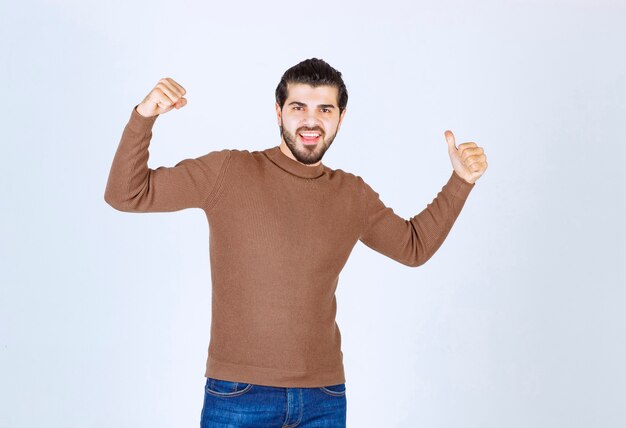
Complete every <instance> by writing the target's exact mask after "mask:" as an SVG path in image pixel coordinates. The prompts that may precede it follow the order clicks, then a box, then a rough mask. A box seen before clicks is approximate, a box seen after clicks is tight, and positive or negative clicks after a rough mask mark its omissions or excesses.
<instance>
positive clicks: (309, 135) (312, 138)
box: [298, 131, 321, 145]
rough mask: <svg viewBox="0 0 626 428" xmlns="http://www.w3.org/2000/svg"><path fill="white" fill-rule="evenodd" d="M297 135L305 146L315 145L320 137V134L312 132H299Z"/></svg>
mask: <svg viewBox="0 0 626 428" xmlns="http://www.w3.org/2000/svg"><path fill="white" fill-rule="evenodd" d="M298 135H300V139H301V140H302V143H303V144H306V145H309V144H311V145H312V144H317V142H318V141H319V139H320V137H321V134H320V133H319V132H313V131H307V132H301V133H300V134H298Z"/></svg>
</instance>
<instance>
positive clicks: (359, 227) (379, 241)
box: [104, 106, 475, 388]
mask: <svg viewBox="0 0 626 428" xmlns="http://www.w3.org/2000/svg"><path fill="white" fill-rule="evenodd" d="M136 107H137V106H135V107H134V108H133V110H132V112H131V114H130V119H129V121H128V123H127V124H126V126H125V128H124V131H123V133H122V137H121V141H120V143H119V146H118V148H117V151H116V153H115V156H114V158H113V162H112V165H111V170H110V173H109V177H108V182H107V185H106V190H105V194H104V199H105V201H106V202H107V203H108V204H109V205H111V206H112V207H113V208H115V209H117V210H119V211H124V212H133V213H137V212H171V211H178V210H182V209H185V208H201V209H202V210H203V211H204V212H205V214H206V217H207V221H208V226H209V258H210V266H211V283H212V284H211V285H212V295H211V297H212V300H211V334H210V341H209V346H208V357H207V362H206V370H205V373H204V375H205V377H214V378H218V379H224V380H230V381H234V382H243V383H253V384H258V385H268V386H277V387H293V388H296V387H299V388H303V387H318V386H327V385H335V384H339V383H344V382H345V380H346V379H345V373H344V366H343V352H342V350H341V333H340V331H339V326H338V325H337V323H336V320H335V315H336V309H337V302H336V298H335V291H336V289H337V284H338V280H339V273H340V272H341V270H342V268H343V267H344V265H345V264H346V261H347V260H348V256H349V255H350V253H351V251H352V249H353V248H354V246H355V244H356V243H357V242H358V241H361V242H362V243H363V244H365V245H366V246H368V247H369V248H371V249H373V250H375V251H377V252H379V253H381V254H383V255H385V256H387V257H389V258H391V259H393V260H395V261H397V262H399V263H402V264H404V265H406V266H412V267H416V266H420V265H422V264H424V263H425V262H426V261H427V260H428V259H429V258H430V257H432V255H433V254H434V253H435V252H436V251H437V250H438V249H439V247H440V246H441V244H442V243H443V241H444V239H445V238H446V236H447V235H448V232H449V231H450V230H451V228H452V225H453V224H454V222H455V220H456V218H457V217H458V215H459V213H460V211H461V209H462V207H463V205H464V203H465V200H466V198H467V196H468V195H469V192H470V191H471V189H472V188H473V187H474V185H475V184H473V183H469V182H467V181H465V180H464V179H462V178H461V177H460V176H459V175H457V174H456V172H454V171H452V174H451V175H450V178H449V179H448V182H447V183H446V184H445V185H444V186H443V188H442V189H441V191H440V192H439V193H438V194H437V196H436V197H435V198H434V200H433V201H432V202H431V203H430V204H428V205H427V206H426V208H425V209H424V210H423V211H421V212H420V213H419V214H417V215H415V216H414V217H412V218H410V219H409V220H405V219H403V218H402V217H400V216H398V215H397V214H395V213H394V211H393V209H392V208H389V207H387V206H385V204H384V203H383V202H382V201H381V199H380V198H379V194H378V193H376V192H375V191H374V190H373V189H372V188H371V187H370V186H369V185H368V184H367V183H366V182H365V181H364V180H363V179H362V178H361V177H360V176H358V175H354V174H351V173H349V172H345V171H343V170H341V169H331V168H329V167H327V166H326V165H324V164H323V163H320V164H318V165H317V166H308V165H304V164H301V163H299V162H297V161H295V160H293V159H291V158H289V157H288V156H286V155H285V154H284V153H283V152H282V151H281V150H280V148H279V146H274V147H271V148H268V149H265V150H262V151H256V150H255V151H248V150H237V149H223V150H216V151H211V152H209V153H207V154H205V155H203V156H200V157H198V158H194V159H192V158H188V159H184V160H182V161H180V162H178V163H177V164H176V165H175V166H173V167H164V166H161V167H158V168H156V169H151V168H149V167H148V157H149V153H148V146H149V144H150V140H151V138H152V127H153V125H154V122H155V121H156V119H157V117H158V116H154V117H144V116H142V115H140V114H139V113H138V112H137V110H136Z"/></svg>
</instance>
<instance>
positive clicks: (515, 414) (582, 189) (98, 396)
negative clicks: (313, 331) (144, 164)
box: [0, 0, 626, 428]
mask: <svg viewBox="0 0 626 428" xmlns="http://www.w3.org/2000/svg"><path fill="white" fill-rule="evenodd" d="M625 18H626V6H625V5H624V3H623V2H618V1H608V0H605V1H598V0H596V1H591V0H588V1H583V0H578V1H569V2H567V1H554V0H552V1H547V0H542V1H521V0H518V1H511V0H509V1H497V2H496V1H489V2H487V1H482V2H462V1H444V2H434V1H433V2H419V3H418V2H415V1H404V2H401V1H398V0H390V1H385V2H376V3H372V2H370V3H367V2H365V3H364V2H357V1H349V2H317V3H314V2H293V1H285V2H272V3H266V2H252V1H248V2H230V3H228V2H219V3H218V2H211V3H209V2H184V3H180V2H164V1H142V2H125V1H121V0H118V1H114V2H111V1H108V2H103V1H99V2H85V1H78V0H74V1H38V2H32V1H31V2H28V1H25V2H19V3H18V2H12V3H10V4H9V2H5V3H3V4H2V5H1V6H0V36H1V37H0V47H1V52H2V55H1V56H0V65H1V67H0V81H1V82H2V94H1V97H2V100H3V101H2V103H0V118H1V119H0V120H1V123H2V124H1V128H2V132H3V134H4V137H3V138H2V143H1V144H2V145H1V153H2V154H1V157H0V159H1V161H2V162H1V169H0V174H1V180H0V209H1V211H0V212H1V213H2V221H1V222H0V232H1V238H0V242H1V245H0V264H1V266H0V281H1V288H0V379H1V381H0V402H2V405H1V406H0V426H2V427H39V426H42V425H45V426H50V427H64V428H69V427H81V428H82V427H94V428H105V427H106V428H109V427H116V428H125V427H148V426H150V427H173V426H177V427H187V426H198V425H199V419H200V410H201V406H202V399H203V386H204V376H203V374H204V363H205V359H206V352H207V346H208V343H209V326H210V270H209V269H210V265H209V259H208V239H207V238H208V227H207V224H206V218H205V217H204V214H203V212H202V211H201V210H198V209H195V210H193V209H192V210H183V211H179V212H176V213H158V214H157V213H153V214H129V213H121V212H118V211H115V210H114V209H112V208H111V207H110V206H108V205H107V204H106V203H105V202H104V199H103V194H104V188H105V185H106V180H107V176H108V172H109V168H110V165H111V161H112V159H113V155H114V152H115V149H116V147H117V144H118V142H119V138H120V136H121V132H122V130H123V127H124V125H125V124H126V121H127V120H128V117H129V115H130V112H131V109H132V107H133V106H134V105H135V104H137V103H138V102H139V101H141V100H142V99H143V97H144V96H145V95H146V94H147V93H148V92H149V91H150V90H151V89H152V87H153V86H154V85H155V84H156V82H157V81H158V79H160V78H162V77H172V78H174V79H175V80H176V81H178V82H179V83H181V84H182V85H183V86H184V87H185V88H186V89H187V98H188V100H189V104H188V105H187V106H186V107H185V108H184V109H182V110H179V111H176V110H175V111H173V112H171V113H169V114H167V115H166V116H163V117H161V118H159V119H158V121H157V123H156V124H155V127H154V138H153V140H152V145H151V149H150V155H151V156H150V166H151V167H153V168H155V167H157V166H160V165H166V166H171V165H174V164H175V163H176V162H177V161H179V160H181V159H183V158H187V157H196V156H199V155H201V154H203V153H206V152H208V151H210V150H216V149H222V148H239V149H250V150H257V149H264V148H267V147H270V146H273V145H277V144H278V143H279V136H278V128H277V126H276V121H275V112H274V107H273V104H274V98H273V97H274V89H275V88H276V85H277V83H278V80H279V78H280V76H281V74H282V73H283V72H284V71H285V70H286V69H287V68H289V67H291V66H292V65H294V64H296V63H297V62H299V61H301V60H303V59H306V58H310V57H318V58H322V59H324V60H326V61H328V62H329V63H330V64H331V65H333V66H334V67H335V68H337V69H338V70H340V71H341V72H342V73H343V76H344V78H345V81H346V84H347V86H348V91H349V95H350V99H349V103H348V112H347V114H346V118H345V121H344V123H343V125H342V128H341V131H340V133H339V134H338V137H337V139H336V140H335V143H334V144H333V146H332V148H331V149H330V150H329V151H328V152H327V154H326V156H325V157H324V163H325V164H327V165H328V166H330V167H332V168H341V169H344V170H346V171H350V172H353V173H355V174H358V175H361V176H362V177H363V178H364V179H365V180H366V181H367V182H368V183H370V185H372V187H373V188H374V189H375V190H377V192H379V193H380V195H381V198H382V199H383V201H384V202H385V203H386V204H387V205H388V206H391V207H393V208H394V211H395V212H396V213H398V214H400V215H402V216H404V217H405V218H409V217H411V216H413V215H414V214H417V213H418V212H420V211H421V210H422V209H424V208H425V207H426V204H427V203H429V202H430V201H431V200H432V199H433V198H434V196H435V195H436V193H437V192H438V191H439V190H440V189H441V187H442V186H443V184H445V181H446V180H447V178H448V177H449V174H450V172H451V165H450V161H449V158H448V154H447V147H446V142H445V138H444V136H443V133H444V131H445V130H446V129H451V130H452V131H453V132H454V133H455V135H456V137H457V143H461V142H467V141H475V142H476V143H477V144H478V145H480V146H481V147H483V148H484V149H485V153H486V154H487V157H488V162H489V168H488V170H487V172H486V173H485V175H483V177H482V178H480V179H479V181H478V182H477V184H476V187H475V188H474V190H473V191H472V193H471V194H470V197H469V199H468V201H467V203H466V205H465V207H464V209H463V211H462V213H461V215H460V217H459V219H458V220H457V223H456V224H455V225H454V227H453V229H452V231H451V233H450V235H449V236H448V239H447V240H446V242H445V243H444V244H443V246H442V247H441V249H440V250H439V252H438V253H437V254H436V255H435V256H434V257H433V258H432V259H431V260H430V261H429V262H428V263H427V264H426V265H424V266H422V267H419V268H416V269H413V268H408V267H405V266H403V265H400V264H398V263H396V262H394V261H392V260H390V259H387V258H386V257H384V256H382V255H380V254H378V253H376V252H374V251H372V250H371V249H369V248H368V247H366V246H364V245H363V244H361V243H359V244H357V247H355V249H354V251H353V253H352V256H351V259H350V260H349V262H348V264H347V265H346V267H345V269H344V271H343V273H342V276H341V278H340V286H339V290H338V292H337V299H338V323H339V326H340V328H341V332H342V337H343V351H344V357H345V361H344V362H345V365H346V376H347V381H346V385H347V390H348V393H347V400H348V426H349V427H383V426H384V427H400V426H402V427H425V426H428V427H494V428H495V427H498V428H500V427H507V428H517V427H520V428H521V427H591V426H593V427H617V426H624V425H625V424H626V410H625V409H626V408H625V407H624V406H623V397H624V395H625V394H626V388H625V386H624V385H626V368H625V365H624V361H626V345H625V343H626V342H625V341H624V337H625V335H626V316H625V315H624V312H623V306H624V301H625V299H626V292H625V290H624V284H625V283H626V281H625V275H624V271H625V269H624V267H623V265H624V260H625V259H626V254H625V251H624V246H625V245H624V238H625V236H624V235H625V233H624V231H625V227H624V222H623V218H624V208H625V207H624V200H625V196H626V195H625V192H624V179H625V178H626V170H625V167H624V159H626V156H625V155H626V151H625V149H624V135H625V134H624V131H625V125H624V124H625V120H624V119H625V118H626V107H625V105H626V104H625V103H624V96H625V95H626V68H625V65H626V59H625V58H626V57H625V56H624V55H623V49H624V40H625V38H626V30H624V22H625ZM620 264H621V265H622V266H620Z"/></svg>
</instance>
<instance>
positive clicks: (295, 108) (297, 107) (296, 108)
mask: <svg viewBox="0 0 626 428" xmlns="http://www.w3.org/2000/svg"><path fill="white" fill-rule="evenodd" d="M299 108H302V107H300V106H295V107H294V108H293V109H294V110H298V109H299Z"/></svg>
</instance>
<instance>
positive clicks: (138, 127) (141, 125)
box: [127, 104, 159, 132]
mask: <svg viewBox="0 0 626 428" xmlns="http://www.w3.org/2000/svg"><path fill="white" fill-rule="evenodd" d="M138 105H139V104H137V105H136V106H135V107H133V111H132V112H131V113H130V119H129V120H128V125H127V126H128V127H129V128H130V129H132V130H133V131H135V132H145V131H149V130H150V129H152V126H153V125H154V122H155V121H156V120H157V117H159V115H158V114H157V115H156V116H152V117H145V116H142V115H141V114H139V112H138V111H137V106H138Z"/></svg>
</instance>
